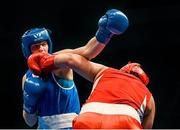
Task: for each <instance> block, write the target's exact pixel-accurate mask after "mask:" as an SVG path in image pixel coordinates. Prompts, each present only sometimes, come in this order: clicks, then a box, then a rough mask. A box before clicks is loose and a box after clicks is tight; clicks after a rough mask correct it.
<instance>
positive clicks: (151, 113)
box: [142, 96, 155, 129]
mask: <svg viewBox="0 0 180 130" xmlns="http://www.w3.org/2000/svg"><path fill="white" fill-rule="evenodd" d="M148 106H149V107H148V108H147V109H146V111H145V115H144V119H143V122H142V127H143V128H144V129H151V128H152V127H153V123H154V117H155V102H154V98H153V96H151V99H150V101H149V105H148Z"/></svg>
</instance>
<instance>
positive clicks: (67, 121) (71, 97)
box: [22, 9, 128, 129]
mask: <svg viewBox="0 0 180 130" xmlns="http://www.w3.org/2000/svg"><path fill="white" fill-rule="evenodd" d="M98 26H99V28H98V30H97V32H96V35H95V37H93V38H92V39H90V40H89V41H88V43H87V44H86V45H85V46H83V47H80V48H77V49H65V50H61V51H59V52H55V53H53V55H57V54H61V53H62V54H63V53H74V54H79V55H81V56H83V57H85V58H87V59H92V58H94V57H96V56H97V55H98V54H99V53H100V52H101V51H102V50H103V49H104V47H105V46H106V44H107V43H108V42H109V41H110V39H111V37H112V36H113V35H120V34H121V33H123V32H124V31H125V30H126V29H127V27H128V19H127V17H126V16H125V15H124V14H123V13H122V12H121V11H119V10H116V9H112V10H108V11H107V12H106V14H105V15H104V16H102V17H101V18H100V20H99V22H98ZM22 51H23V54H24V56H25V58H26V59H28V58H29V56H30V55H31V54H35V53H37V54H38V53H39V52H40V53H44V52H45V53H47V52H48V53H52V42H51V38H50V35H49V31H48V30H47V29H46V28H33V29H30V30H28V31H26V32H25V33H24V34H23V36H22ZM37 60H38V59H37ZM33 64H34V63H31V62H28V66H34V65H33ZM22 88H23V99H24V100H23V117H24V120H25V122H26V123H27V124H28V125H29V126H31V127H32V126H34V125H35V124H36V122H37V120H38V128H40V129H61V128H72V120H73V119H74V118H75V117H76V116H77V115H78V114H79V111H80V103H79V97H78V92H77V89H76V85H75V83H74V81H73V72H72V70H71V69H70V68H68V67H63V69H62V68H56V69H54V70H53V71H52V72H51V73H42V72H41V69H38V68H36V71H32V70H30V69H29V70H28V71H27V72H26V74H25V75H24V77H23V79H22Z"/></svg>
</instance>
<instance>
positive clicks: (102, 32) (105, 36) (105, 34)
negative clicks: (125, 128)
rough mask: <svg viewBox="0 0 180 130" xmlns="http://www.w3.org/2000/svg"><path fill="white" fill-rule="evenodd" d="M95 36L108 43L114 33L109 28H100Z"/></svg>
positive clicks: (99, 40)
mask: <svg viewBox="0 0 180 130" xmlns="http://www.w3.org/2000/svg"><path fill="white" fill-rule="evenodd" d="M95 36H96V39H97V41H98V42H100V43H102V44H105V45H106V44H107V43H108V42H109V41H110V39H111V37H112V36H113V34H112V33H111V32H110V31H109V30H107V29H104V28H99V29H98V30H97V32H96V35H95Z"/></svg>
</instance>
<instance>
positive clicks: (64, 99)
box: [26, 70, 80, 129]
mask: <svg viewBox="0 0 180 130" xmlns="http://www.w3.org/2000/svg"><path fill="white" fill-rule="evenodd" d="M30 76H31V77H32V76H33V75H32V72H31V71H30V70H29V71H27V73H26V78H28V77H30ZM45 82H46V84H47V86H46V89H45V91H44V93H43V94H42V96H41V97H40V99H39V101H38V103H37V104H38V105H37V112H38V116H39V117H38V119H39V128H55V129H57V128H65V127H67V128H69V127H72V120H73V119H74V117H75V116H77V114H79V112H80V102H79V96H78V92H77V88H76V85H75V83H74V81H73V80H66V79H57V78H56V77H55V75H54V74H53V73H52V74H51V75H50V76H49V77H48V79H47V81H45ZM66 118H67V119H66ZM64 122H65V123H64ZM68 123H69V124H68Z"/></svg>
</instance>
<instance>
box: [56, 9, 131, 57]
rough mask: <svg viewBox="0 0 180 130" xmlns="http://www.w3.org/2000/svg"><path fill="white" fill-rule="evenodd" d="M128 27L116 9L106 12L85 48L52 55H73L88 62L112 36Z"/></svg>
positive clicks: (123, 16) (125, 19)
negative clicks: (81, 57) (79, 56)
mask: <svg viewBox="0 0 180 130" xmlns="http://www.w3.org/2000/svg"><path fill="white" fill-rule="evenodd" d="M128 25H129V21H128V18H127V17H126V16H125V14H123V13H122V12H121V11H119V10H117V9H111V10H108V11H107V12H106V13H105V15H103V16H102V17H101V18H100V19H99V21H98V30H97V32H96V34H95V37H93V38H92V39H90V40H89V41H88V43H87V44H86V45H85V46H82V47H79V48H76V49H65V50H62V51H59V52H56V53H54V54H62V53H74V54H79V55H81V56H83V57H85V58H87V59H89V60H91V59H92V58H95V57H96V56H97V55H98V54H99V53H100V52H101V51H102V50H103V49H104V47H105V46H106V44H107V43H109V41H110V39H111V38H112V36H113V35H120V34H122V33H123V32H124V31H125V30H126V29H127V28H128Z"/></svg>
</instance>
